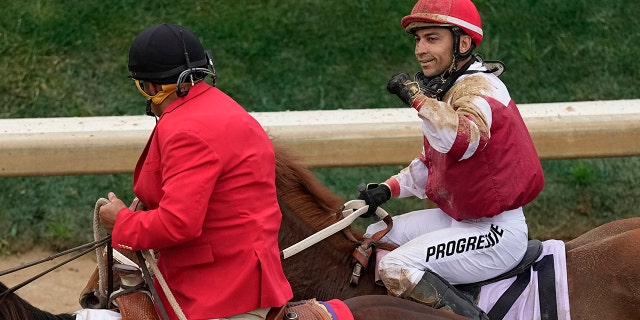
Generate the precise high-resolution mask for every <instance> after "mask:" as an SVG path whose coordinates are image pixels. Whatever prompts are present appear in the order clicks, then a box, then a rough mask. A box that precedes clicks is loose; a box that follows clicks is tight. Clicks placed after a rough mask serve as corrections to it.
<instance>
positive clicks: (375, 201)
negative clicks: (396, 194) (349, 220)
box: [358, 183, 391, 218]
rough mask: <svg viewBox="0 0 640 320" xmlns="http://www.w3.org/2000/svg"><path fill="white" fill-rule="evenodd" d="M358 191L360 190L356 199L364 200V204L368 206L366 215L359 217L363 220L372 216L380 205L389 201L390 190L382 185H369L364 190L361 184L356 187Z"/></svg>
mask: <svg viewBox="0 0 640 320" xmlns="http://www.w3.org/2000/svg"><path fill="white" fill-rule="evenodd" d="M358 189H360V196H359V197H358V199H360V200H364V201H365V203H366V204H368V205H369V210H367V213H365V214H364V215H362V216H361V217H363V218H368V217H371V216H372V215H374V214H375V213H376V209H378V207H379V206H380V205H382V204H383V203H385V202H387V201H389V199H391V189H390V188H389V186H387V185H386V184H384V183H369V184H367V186H366V188H365V186H364V185H363V184H361V185H359V186H358Z"/></svg>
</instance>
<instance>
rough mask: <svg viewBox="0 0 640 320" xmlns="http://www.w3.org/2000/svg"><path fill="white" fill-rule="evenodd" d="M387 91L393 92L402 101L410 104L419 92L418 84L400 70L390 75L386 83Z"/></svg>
mask: <svg viewBox="0 0 640 320" xmlns="http://www.w3.org/2000/svg"><path fill="white" fill-rule="evenodd" d="M387 91H389V93H392V94H395V95H396V96H398V98H400V100H402V102H404V103H405V104H406V105H408V106H410V105H411V103H413V100H415V99H416V96H417V95H418V94H420V85H419V84H418V83H417V82H415V81H413V80H411V78H410V77H409V75H408V74H406V73H404V72H400V73H396V74H394V75H393V76H391V80H389V83H387Z"/></svg>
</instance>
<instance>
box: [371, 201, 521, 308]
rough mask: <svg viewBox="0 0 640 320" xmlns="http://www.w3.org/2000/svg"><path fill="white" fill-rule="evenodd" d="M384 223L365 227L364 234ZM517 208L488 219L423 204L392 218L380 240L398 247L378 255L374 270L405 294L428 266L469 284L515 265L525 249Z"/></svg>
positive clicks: (390, 287) (396, 291)
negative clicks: (455, 216)
mask: <svg viewBox="0 0 640 320" xmlns="http://www.w3.org/2000/svg"><path fill="white" fill-rule="evenodd" d="M385 227H386V225H385V223H384V222H383V221H379V222H377V223H374V224H371V225H370V226H369V227H367V230H366V233H365V237H371V236H372V235H373V234H374V233H375V232H377V231H379V230H382V229H384V228H385ZM527 241H528V230H527V224H526V221H525V216H524V213H523V211H522V208H518V209H515V210H510V211H505V212H503V213H501V214H499V215H497V216H494V217H491V218H481V219H475V220H463V221H456V220H455V219H453V218H451V217H450V216H448V215H447V214H446V213H444V212H443V211H442V210H440V209H438V208H436V209H425V210H418V211H413V212H409V213H406V214H402V215H398V216H395V217H393V228H392V229H391V231H389V233H387V234H386V235H385V236H384V237H383V238H382V239H381V242H390V243H393V244H396V245H398V246H400V247H398V248H397V249H395V250H393V251H391V252H389V253H388V254H387V255H385V256H384V257H383V258H382V259H381V260H380V264H379V266H378V272H379V274H380V278H381V279H382V282H383V283H384V284H385V287H386V288H387V290H389V293H390V294H392V295H395V296H406V295H408V294H409V293H411V291H412V290H413V288H414V287H415V285H416V284H417V283H418V282H419V281H420V279H421V278H422V275H423V274H424V272H425V270H426V269H429V270H431V271H433V272H435V273H437V274H439V275H440V276H442V277H443V278H444V279H446V280H447V281H449V282H450V283H451V284H461V283H473V282H477V281H483V280H486V279H490V278H493V277H495V276H498V275H500V274H502V273H504V272H505V271H508V270H510V269H512V268H513V267H515V266H516V265H517V264H518V262H520V260H521V259H522V257H523V256H524V253H525V251H526V249H527Z"/></svg>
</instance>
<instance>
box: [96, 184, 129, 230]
mask: <svg viewBox="0 0 640 320" xmlns="http://www.w3.org/2000/svg"><path fill="white" fill-rule="evenodd" d="M108 197H109V203H107V204H105V205H103V206H102V207H100V212H99V215H100V222H101V223H102V225H103V226H104V228H105V229H106V230H107V232H109V233H111V232H112V231H113V226H114V225H115V224H116V218H117V217H118V212H120V210H122V209H124V208H126V207H127V206H126V205H125V204H124V202H123V201H122V200H120V199H118V197H116V194H115V193H113V192H109V196H108Z"/></svg>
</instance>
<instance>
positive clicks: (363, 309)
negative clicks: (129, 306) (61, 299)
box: [0, 282, 466, 320]
mask: <svg viewBox="0 0 640 320" xmlns="http://www.w3.org/2000/svg"><path fill="white" fill-rule="evenodd" d="M6 290H7V287H6V286H5V285H4V284H3V283H2V282H0V293H1V292H4V291H6ZM344 303H345V304H346V305H347V306H348V307H349V309H350V310H351V312H352V314H353V317H354V319H355V320H386V319H392V318H396V319H404V320H464V319H466V318H464V317H460V316H457V315H453V314H451V313H449V312H446V311H442V310H436V309H432V308H429V307H426V306H423V305H420V304H417V303H413V302H410V301H407V300H403V299H399V298H394V297H390V296H383V295H374V296H360V297H354V298H351V299H346V300H344ZM0 319H2V320H74V319H76V315H75V314H69V313H61V314H52V313H49V312H47V311H43V310H41V309H38V308H37V307H35V306H33V305H31V304H30V303H29V302H27V301H25V300H23V299H22V298H20V297H19V296H18V295H16V294H15V293H11V294H9V295H6V296H4V297H2V298H0ZM123 320H145V319H131V318H127V319H125V318H123ZM278 320H279V319H278Z"/></svg>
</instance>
